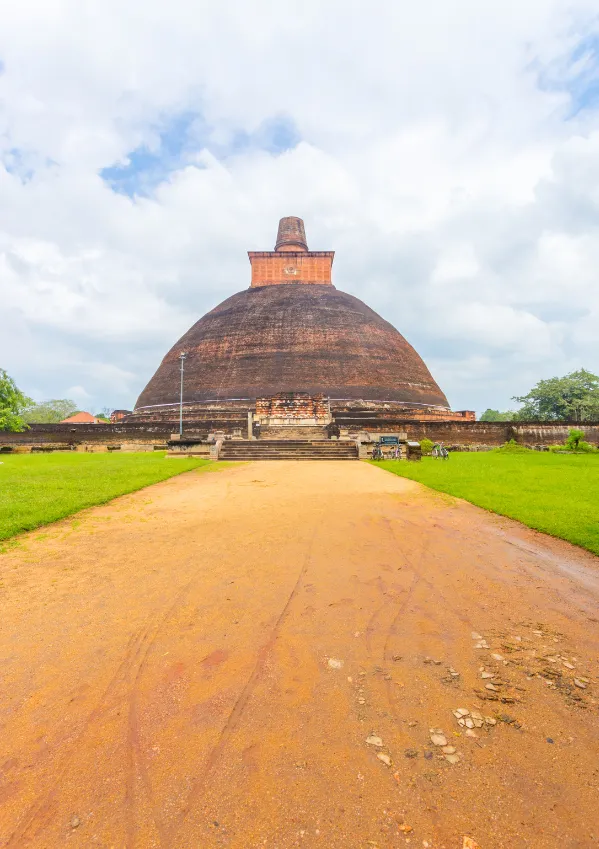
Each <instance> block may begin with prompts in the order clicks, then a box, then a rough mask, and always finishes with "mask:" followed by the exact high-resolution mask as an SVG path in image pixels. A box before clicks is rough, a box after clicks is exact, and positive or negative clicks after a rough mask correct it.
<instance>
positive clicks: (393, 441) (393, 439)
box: [379, 436, 399, 445]
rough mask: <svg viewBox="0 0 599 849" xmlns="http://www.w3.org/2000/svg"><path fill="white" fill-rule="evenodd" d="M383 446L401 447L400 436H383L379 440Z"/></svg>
mask: <svg viewBox="0 0 599 849" xmlns="http://www.w3.org/2000/svg"><path fill="white" fill-rule="evenodd" d="M379 442H380V444H381V445H399V437H398V436H381V438H380V440H379Z"/></svg>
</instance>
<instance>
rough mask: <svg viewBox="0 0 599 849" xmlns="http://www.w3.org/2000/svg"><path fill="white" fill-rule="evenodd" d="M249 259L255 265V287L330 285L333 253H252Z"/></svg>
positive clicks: (253, 281)
mask: <svg viewBox="0 0 599 849" xmlns="http://www.w3.org/2000/svg"><path fill="white" fill-rule="evenodd" d="M248 256H249V258H250V263H251V265H252V283H251V285H252V286H253V287H256V286H279V285H281V284H285V283H329V284H330V283H331V269H332V266H333V257H334V252H333V251H312V252H309V253H306V252H302V251H287V250H285V251H280V252H277V253H275V252H274V251H269V252H266V251H262V252H258V251H250V252H249V253H248ZM331 285H332V284H331Z"/></svg>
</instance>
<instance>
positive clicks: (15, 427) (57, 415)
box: [0, 368, 110, 431]
mask: <svg viewBox="0 0 599 849" xmlns="http://www.w3.org/2000/svg"><path fill="white" fill-rule="evenodd" d="M79 412H81V410H80V409H79V408H78V406H77V404H76V403H75V402H74V401H71V400H70V399H69V398H53V399H52V400H50V401H40V402H38V403H36V402H35V401H34V400H33V399H32V398H29V397H28V396H27V395H25V393H24V392H21V390H20V389H19V387H18V386H17V384H16V383H15V381H14V380H13V378H12V377H10V375H8V374H7V372H6V371H5V370H4V369H1V368H0V430H10V431H21V430H26V428H27V427H28V425H30V424H33V423H34V422H35V423H36V424H56V423H58V422H61V421H63V419H68V418H69V416H74V415H75V413H79ZM109 413H110V410H109V409H108V408H107V407H104V409H103V410H102V412H101V413H96V418H99V419H104V421H106V422H109V421H110V418H109Z"/></svg>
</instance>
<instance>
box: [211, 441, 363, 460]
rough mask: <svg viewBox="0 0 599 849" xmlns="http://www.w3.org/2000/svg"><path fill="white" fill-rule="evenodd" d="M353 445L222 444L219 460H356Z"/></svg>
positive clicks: (319, 443) (246, 442)
mask: <svg viewBox="0 0 599 849" xmlns="http://www.w3.org/2000/svg"><path fill="white" fill-rule="evenodd" d="M357 459H358V449H357V447H356V444H355V443H354V442H338V441H337V440H326V441H325V440H320V439H315V440H308V439H256V440H251V441H250V440H235V439H227V440H225V442H223V444H222V447H221V450H220V455H219V460H357Z"/></svg>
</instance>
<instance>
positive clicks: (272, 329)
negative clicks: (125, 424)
mask: <svg viewBox="0 0 599 849" xmlns="http://www.w3.org/2000/svg"><path fill="white" fill-rule="evenodd" d="M249 257H250V262H251V264H252V284H251V286H250V288H249V289H246V290H245V291H243V292H239V293H238V294H236V295H232V296H231V297H230V298H227V299H226V300H225V301H223V302H222V303H221V304H219V305H218V306H217V307H215V308H214V309H213V310H211V311H210V312H209V313H207V314H206V315H205V316H204V317H203V318H201V319H200V320H199V321H197V322H196V323H195V324H194V325H193V327H192V328H191V329H190V330H188V331H187V333H186V334H185V335H184V336H183V337H182V338H181V339H179V341H178V342H177V343H176V344H175V345H173V347H172V348H171V350H170V351H169V352H168V353H167V355H166V356H165V357H164V359H163V361H162V363H161V364H160V366H159V368H158V370H157V372H156V374H155V375H154V376H153V377H152V379H151V380H150V382H149V383H148V385H147V386H146V388H145V389H144V390H143V392H142V393H141V395H140V397H139V399H138V401H137V404H136V408H135V410H136V413H137V414H138V415H139V414H140V413H141V414H143V412H144V411H146V410H147V411H148V412H158V410H159V408H161V407H162V408H164V407H166V406H170V405H176V404H178V402H179V391H180V390H179V387H180V382H179V381H180V371H179V369H180V360H179V356H180V354H181V353H182V352H185V354H186V359H185V381H184V404H198V403H207V402H215V401H216V402H226V401H246V400H247V401H249V402H253V401H255V400H256V398H260V397H265V396H270V395H276V394H278V393H281V392H296V393H300V392H301V393H309V394H311V395H315V394H321V393H322V394H324V395H325V396H327V397H328V398H330V399H331V401H334V400H353V399H355V400H359V399H361V400H364V401H373V402H377V401H378V402H395V403H398V404H401V405H405V406H407V407H418V408H422V407H436V408H442V409H445V410H449V407H448V403H447V399H446V398H445V395H444V394H443V392H442V391H441V390H440V389H439V387H438V386H437V384H436V383H435V381H434V379H433V377H432V376H431V374H430V372H429V370H428V368H427V367H426V365H425V364H424V362H423V360H422V359H421V357H420V356H419V355H418V354H417V353H416V351H415V350H414V348H412V346H411V345H410V344H409V343H408V342H407V341H406V340H405V339H404V337H403V336H402V335H401V334H400V333H398V331H397V330H396V329H395V328H394V327H393V326H392V325H391V324H389V322H387V321H385V320H384V319H383V318H381V317H380V316H379V315H377V313H376V312H374V310H372V309H370V307H368V306H366V304H364V303H363V302H362V301H360V300H359V299H358V298H355V297H354V296H353V295H348V294H346V293H344V292H340V291H339V290H338V289H336V288H335V287H334V286H333V285H332V283H331V267H332V263H333V257H334V253H333V252H332V251H308V248H307V244H306V238H305V232H304V225H303V222H302V221H301V219H299V218H285V219H282V220H281V223H280V225H279V232H278V237H277V245H276V249H275V251H269V252H250V253H249Z"/></svg>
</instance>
